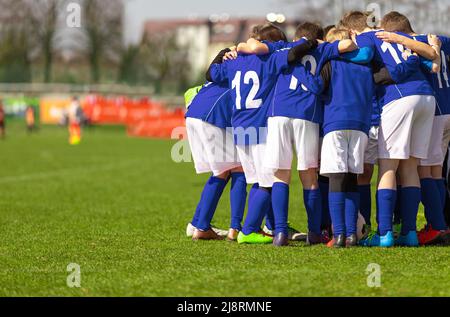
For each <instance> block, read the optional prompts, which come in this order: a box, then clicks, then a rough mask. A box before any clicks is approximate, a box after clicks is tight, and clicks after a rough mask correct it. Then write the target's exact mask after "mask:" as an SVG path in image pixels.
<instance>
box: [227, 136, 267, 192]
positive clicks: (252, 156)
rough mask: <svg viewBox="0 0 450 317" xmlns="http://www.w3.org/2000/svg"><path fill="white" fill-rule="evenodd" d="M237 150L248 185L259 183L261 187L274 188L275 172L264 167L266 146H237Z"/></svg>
mask: <svg viewBox="0 0 450 317" xmlns="http://www.w3.org/2000/svg"><path fill="white" fill-rule="evenodd" d="M236 148H237V152H238V154H239V159H240V161H241V163H242V168H243V169H244V173H245V179H246V180H247V184H256V183H258V184H259V186H261V187H272V185H273V183H274V172H273V170H271V169H268V168H266V167H264V157H265V155H266V144H252V145H237V146H236Z"/></svg>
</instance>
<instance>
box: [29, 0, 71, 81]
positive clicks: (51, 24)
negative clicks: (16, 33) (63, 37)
mask: <svg viewBox="0 0 450 317" xmlns="http://www.w3.org/2000/svg"><path fill="white" fill-rule="evenodd" d="M64 2H65V1H62V0H27V6H28V13H29V20H30V24H31V42H32V45H33V46H34V47H36V48H38V50H39V54H40V55H41V56H42V59H43V62H44V82H46V83H49V82H50V81H51V75H52V64H53V59H54V40H55V34H56V31H57V23H58V16H59V12H60V11H61V10H62V9H63V4H64Z"/></svg>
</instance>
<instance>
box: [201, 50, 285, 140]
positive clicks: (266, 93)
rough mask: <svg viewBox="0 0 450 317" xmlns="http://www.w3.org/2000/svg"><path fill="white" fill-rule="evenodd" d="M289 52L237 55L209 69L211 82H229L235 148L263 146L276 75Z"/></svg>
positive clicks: (283, 67)
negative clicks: (250, 145) (254, 145)
mask: <svg viewBox="0 0 450 317" xmlns="http://www.w3.org/2000/svg"><path fill="white" fill-rule="evenodd" d="M288 54H289V49H283V50H279V51H276V52H274V53H272V54H267V55H263V56H257V55H239V56H238V58H237V59H235V60H232V61H226V62H224V63H222V64H213V65H212V66H211V68H210V74H211V78H212V80H213V81H214V82H223V81H225V80H226V81H228V84H229V87H231V98H232V100H233V104H234V107H233V114H232V121H231V123H232V127H233V131H234V135H235V141H236V144H238V145H246V144H258V143H265V141H266V136H267V135H266V134H267V129H266V128H267V112H268V108H269V104H270V102H271V101H272V98H273V87H274V85H275V83H276V80H277V78H278V75H279V74H280V73H281V72H283V71H284V70H286V69H287V67H288Z"/></svg>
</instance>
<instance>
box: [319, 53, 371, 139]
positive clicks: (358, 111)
mask: <svg viewBox="0 0 450 317" xmlns="http://www.w3.org/2000/svg"><path fill="white" fill-rule="evenodd" d="M331 68H332V71H331V80H330V86H329V88H328V91H327V94H326V98H325V102H324V120H323V130H324V134H325V135H326V134H327V133H330V132H332V131H340V130H357V131H361V132H364V133H366V134H368V133H369V129H370V126H371V116H372V113H373V110H374V107H373V103H372V101H373V96H374V95H375V83H374V81H373V74H372V68H371V67H370V65H359V64H354V63H351V62H348V61H344V60H332V61H331Z"/></svg>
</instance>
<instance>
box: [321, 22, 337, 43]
mask: <svg viewBox="0 0 450 317" xmlns="http://www.w3.org/2000/svg"><path fill="white" fill-rule="evenodd" d="M334 28H336V25H328V26H326V27H324V28H323V38H322V40H324V41H325V38H326V37H327V34H328V32H330V30H331V29H334Z"/></svg>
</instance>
